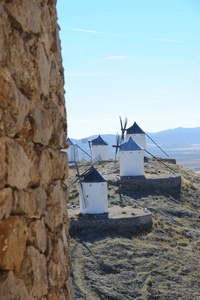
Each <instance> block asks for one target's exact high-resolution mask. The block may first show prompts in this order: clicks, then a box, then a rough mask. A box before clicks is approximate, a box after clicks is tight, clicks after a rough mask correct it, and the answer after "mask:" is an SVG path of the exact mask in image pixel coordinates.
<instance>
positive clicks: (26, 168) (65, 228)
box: [0, 0, 71, 300]
mask: <svg viewBox="0 0 200 300" xmlns="http://www.w3.org/2000/svg"><path fill="white" fill-rule="evenodd" d="M55 6H56V1H55V0H15V1H7V0H2V1H1V2H0V269H1V272H0V299H21V300H24V299H62V300H63V299H66V300H67V299H70V298H71V297H70V295H71V293H70V290H71V289H70V280H69V254H68V246H69V220H68V216H67V187H66V186H65V184H64V180H65V179H66V176H67V169H68V160H67V154H66V153H64V152H62V151H61V149H62V148H66V132H67V125H66V111H65V101H64V89H63V85H64V78H63V67H62V58H61V47H60V40H59V27H58V25H57V14H56V7H55Z"/></svg>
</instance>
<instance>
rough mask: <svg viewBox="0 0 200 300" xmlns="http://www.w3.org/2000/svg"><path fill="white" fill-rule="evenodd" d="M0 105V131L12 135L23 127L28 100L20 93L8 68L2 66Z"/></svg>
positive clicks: (0, 72)
mask: <svg viewBox="0 0 200 300" xmlns="http://www.w3.org/2000/svg"><path fill="white" fill-rule="evenodd" d="M2 74H4V75H2ZM0 107H1V108H2V111H3V112H2V117H1V121H2V123H3V129H2V130H0V133H1V134H4V133H5V134H6V135H8V136H12V137H13V136H15V135H16V134H17V133H19V132H20V131H22V129H24V128H23V127H24V121H25V117H27V115H28V112H29V108H30V101H29V100H28V99H27V98H26V97H24V96H23V95H22V94H21V93H20V91H19V90H18V89H17V87H16V85H15V83H14V81H13V80H12V79H11V76H10V75H9V73H8V70H6V69H3V68H0Z"/></svg>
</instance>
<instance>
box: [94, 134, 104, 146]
mask: <svg viewBox="0 0 200 300" xmlns="http://www.w3.org/2000/svg"><path fill="white" fill-rule="evenodd" d="M99 145H108V143H106V142H105V141H104V140H103V139H102V137H101V136H100V135H99V136H98V138H96V139H94V140H92V146H99Z"/></svg>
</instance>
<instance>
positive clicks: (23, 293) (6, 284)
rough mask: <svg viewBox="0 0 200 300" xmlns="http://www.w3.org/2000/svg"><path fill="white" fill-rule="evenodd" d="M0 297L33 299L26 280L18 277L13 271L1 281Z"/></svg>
mask: <svg viewBox="0 0 200 300" xmlns="http://www.w3.org/2000/svg"><path fill="white" fill-rule="evenodd" d="M0 299H2V300H3V299H7V300H9V299H13V300H14V299H16V300H31V298H30V297H29V295H28V292H27V289H26V286H25V284H24V281H23V280H21V279H19V278H16V277H15V276H14V274H13V272H12V271H10V272H9V273H8V276H7V278H6V279H5V280H3V281H1V282H0Z"/></svg>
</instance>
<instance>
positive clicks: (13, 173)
mask: <svg viewBox="0 0 200 300" xmlns="http://www.w3.org/2000/svg"><path fill="white" fill-rule="evenodd" d="M6 146H7V151H8V153H7V155H8V156H7V162H8V175H7V184H8V185H10V186H11V187H16V188H18V189H24V188H26V187H27V186H28V185H29V183H30V181H31V175H30V171H31V167H32V163H33V162H32V160H31V156H32V155H31V154H32V153H31V152H33V151H31V147H30V146H31V145H28V144H25V143H24V142H23V141H17V140H13V139H9V138H7V139H6Z"/></svg>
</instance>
